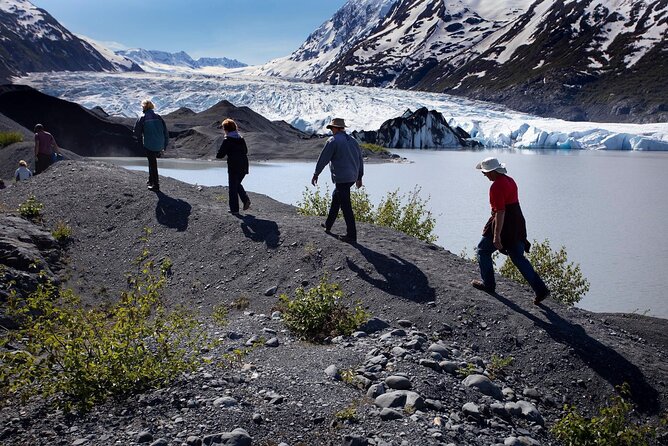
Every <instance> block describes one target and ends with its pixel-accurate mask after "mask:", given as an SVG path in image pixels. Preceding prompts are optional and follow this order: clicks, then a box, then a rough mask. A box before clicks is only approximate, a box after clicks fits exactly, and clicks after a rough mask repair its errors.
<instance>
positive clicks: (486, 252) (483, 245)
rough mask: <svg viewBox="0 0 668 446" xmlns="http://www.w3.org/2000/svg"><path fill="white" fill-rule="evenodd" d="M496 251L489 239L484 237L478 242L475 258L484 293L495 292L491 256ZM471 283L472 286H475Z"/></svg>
mask: <svg viewBox="0 0 668 446" xmlns="http://www.w3.org/2000/svg"><path fill="white" fill-rule="evenodd" d="M495 251H496V247H495V246H494V242H493V240H492V238H491V237H485V236H483V238H482V239H481V240H480V243H478V247H477V248H476V257H477V259H478V266H479V267H480V278H481V279H482V286H483V287H484V289H485V290H486V291H490V292H492V293H493V292H495V290H496V279H495V278H494V261H493V260H492V254H494V252H495ZM474 282H475V281H474ZM474 282H472V284H473V286H476V284H475V283H474Z"/></svg>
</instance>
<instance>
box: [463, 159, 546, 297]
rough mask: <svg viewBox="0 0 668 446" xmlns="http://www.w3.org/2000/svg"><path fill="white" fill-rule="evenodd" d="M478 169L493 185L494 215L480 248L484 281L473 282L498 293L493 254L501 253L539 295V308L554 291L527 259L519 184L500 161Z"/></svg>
mask: <svg viewBox="0 0 668 446" xmlns="http://www.w3.org/2000/svg"><path fill="white" fill-rule="evenodd" d="M476 169H478V170H481V171H482V174H483V175H485V176H486V177H487V179H488V180H490V181H491V182H492V186H491V187H490V188H489V202H490V204H491V207H492V216H491V217H490V218H489V220H488V221H487V224H486V225H485V228H484V229H483V234H482V240H480V243H479V244H478V247H477V249H476V253H477V257H478V265H479V266H480V276H481V278H482V281H480V280H473V281H471V285H473V287H475V288H477V289H479V290H483V291H486V292H488V293H492V294H493V293H494V292H495V291H496V281H495V279H494V262H493V260H492V254H493V253H494V252H495V251H496V250H499V251H500V252H501V253H502V254H505V255H507V256H510V260H511V261H512V262H513V263H514V264H515V266H516V267H517V269H518V270H519V271H520V273H522V276H524V278H525V279H526V281H527V282H528V283H529V285H530V286H531V288H532V289H533V291H534V293H536V297H535V299H534V302H533V303H534V304H536V305H538V304H539V303H541V302H542V301H543V300H545V299H546V298H547V297H548V296H549V295H550V290H549V289H548V288H547V286H546V285H545V283H544V282H543V280H542V279H541V278H540V276H539V275H538V273H536V271H535V270H534V268H533V266H531V263H530V262H529V260H528V259H527V258H526V257H525V256H524V252H525V251H526V252H529V247H530V246H531V245H530V244H529V242H528V241H527V230H526V223H525V221H524V215H522V209H521V208H520V202H519V198H518V192H517V184H516V183H515V181H514V180H513V179H512V178H511V177H509V176H508V175H506V173H507V171H506V166H505V164H501V163H499V160H498V159H496V158H485V159H484V160H482V161H481V162H480V163H478V165H477V166H476Z"/></svg>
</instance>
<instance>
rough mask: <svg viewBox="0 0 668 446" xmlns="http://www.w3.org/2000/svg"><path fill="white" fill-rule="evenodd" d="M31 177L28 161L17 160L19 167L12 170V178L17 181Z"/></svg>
mask: <svg viewBox="0 0 668 446" xmlns="http://www.w3.org/2000/svg"><path fill="white" fill-rule="evenodd" d="M30 177H32V172H31V171H30V169H28V163H26V162H25V160H21V161H19V168H18V169H16V171H15V172H14V179H15V180H16V181H17V182H18V181H24V180H27V179H28V178H30Z"/></svg>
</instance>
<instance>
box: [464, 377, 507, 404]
mask: <svg viewBox="0 0 668 446" xmlns="http://www.w3.org/2000/svg"><path fill="white" fill-rule="evenodd" d="M462 384H464V385H465V386H466V387H473V388H475V389H478V391H479V392H480V393H482V394H483V395H487V396H491V397H492V398H494V399H497V400H502V399H503V393H502V392H501V389H500V388H499V386H497V385H496V384H494V383H493V382H492V381H490V379H489V378H488V377H486V376H485V375H469V376H467V377H466V378H465V379H464V381H462Z"/></svg>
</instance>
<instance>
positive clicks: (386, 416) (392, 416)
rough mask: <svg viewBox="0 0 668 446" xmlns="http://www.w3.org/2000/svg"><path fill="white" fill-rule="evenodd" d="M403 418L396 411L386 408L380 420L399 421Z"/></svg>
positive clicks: (381, 413)
mask: <svg viewBox="0 0 668 446" xmlns="http://www.w3.org/2000/svg"><path fill="white" fill-rule="evenodd" d="M403 417H404V416H403V414H402V413H401V412H399V411H398V410H395V409H389V408H384V409H382V410H381V411H380V419H381V420H383V421H389V420H398V419H401V418H403Z"/></svg>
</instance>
